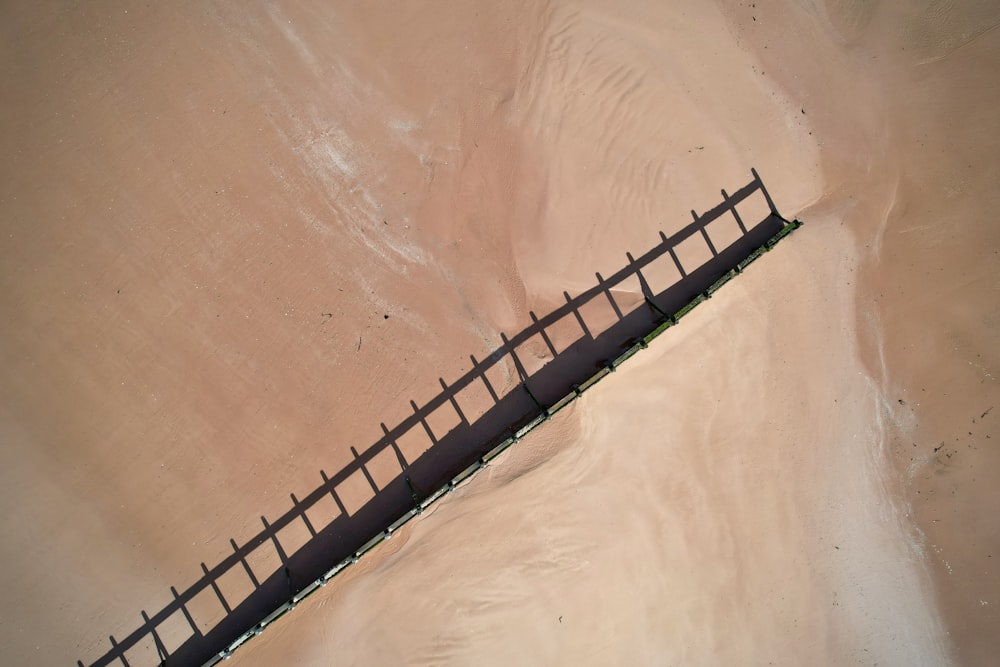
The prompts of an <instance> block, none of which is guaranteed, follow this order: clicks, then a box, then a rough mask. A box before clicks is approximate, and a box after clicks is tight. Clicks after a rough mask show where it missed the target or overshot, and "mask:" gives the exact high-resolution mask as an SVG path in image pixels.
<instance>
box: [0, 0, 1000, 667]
mask: <svg viewBox="0 0 1000 667" xmlns="http://www.w3.org/2000/svg"><path fill="white" fill-rule="evenodd" d="M904 4H905V7H904V6H903V5H904ZM897 5H898V6H897ZM3 13H4V20H3V21H2V25H3V26H4V27H3V30H4V39H3V40H0V43H2V44H3V47H0V48H3V58H2V63H3V65H2V67H3V69H2V79H3V81H4V82H5V84H7V85H5V87H4V89H3V93H2V95H3V108H4V112H3V116H2V118H3V127H4V129H5V132H4V133H3V138H2V139H0V141H2V142H3V146H2V148H3V151H2V154H3V156H4V157H3V167H2V178H0V207H2V212H3V228H2V230H0V231H2V232H3V237H4V244H3V245H2V246H0V248H2V249H0V253H2V256H0V267H2V268H0V281H2V287H3V290H2V297H0V299H2V301H0V308H2V309H3V312H4V318H3V324H0V340H2V341H3V345H2V348H0V354H2V364H3V372H4V376H5V382H4V384H3V389H2V391H3V393H2V395H0V409H2V415H0V428H2V434H3V438H2V442H3V443H4V445H3V448H2V450H0V452H2V454H0V456H2V459H0V464H2V465H0V470H2V472H0V475H2V484H0V488H3V496H2V507H3V509H4V512H3V520H2V521H3V535H4V539H3V542H2V551H0V558H2V562H3V564H4V566H5V567H4V572H5V574H4V575H3V577H4V578H3V582H2V585H3V588H4V590H5V592H6V596H5V603H4V605H3V610H2V612H0V619H2V625H0V655H2V656H3V658H4V661H5V662H11V663H17V664H50V663H52V662H70V663H72V662H73V661H75V660H77V659H80V660H82V661H83V662H84V663H89V662H90V661H92V660H96V659H97V658H98V657H99V656H100V655H102V654H104V653H105V652H106V651H107V650H108V648H109V647H110V644H109V643H108V640H107V637H108V635H114V636H116V637H119V638H121V637H122V636H124V635H126V634H128V633H129V632H131V631H132V630H134V629H135V628H136V627H138V625H139V624H140V623H141V622H142V618H141V615H140V612H141V611H142V610H145V611H146V612H148V613H153V612H155V611H156V610H158V609H160V608H162V607H163V606H164V605H165V604H166V603H167V602H168V601H169V600H170V587H171V586H174V587H177V588H178V589H181V590H183V589H184V587H185V586H186V585H188V584H190V583H191V582H192V581H194V580H196V579H197V578H198V577H200V576H201V571H200V569H199V563H203V562H204V563H207V564H209V565H211V564H213V563H215V562H218V561H219V560H220V559H221V558H223V557H224V556H226V555H227V554H228V553H230V552H231V547H230V543H229V540H230V538H232V539H234V540H236V541H237V542H238V543H241V544H242V543H243V542H244V540H246V539H248V538H249V537H250V536H252V535H254V534H255V533H256V532H257V531H259V529H260V526H261V523H260V521H261V519H260V517H261V516H264V517H274V516H276V515H279V514H281V513H283V512H284V511H286V510H287V509H288V508H289V506H290V504H291V500H290V499H289V494H292V493H296V494H299V495H302V494H304V493H306V492H308V491H309V490H311V489H313V488H315V487H316V486H317V485H318V484H319V482H320V481H321V480H320V479H319V470H321V469H323V470H336V469H339V468H341V467H343V465H344V464H345V463H346V462H348V461H350V460H351V459H352V457H353V454H352V452H351V447H352V446H353V447H356V448H359V449H361V448H363V447H364V446H366V445H367V444H369V443H371V442H373V441H375V440H376V439H377V438H378V437H379V436H380V434H381V431H380V429H379V422H380V421H381V422H385V423H388V424H392V423H395V422H398V421H399V419H401V418H402V417H403V416H405V414H406V413H407V412H408V411H409V410H410V407H409V403H408V402H409V401H410V400H411V399H412V400H414V401H416V402H417V403H418V404H420V403H422V402H423V401H425V400H426V399H428V398H430V397H431V396H433V395H434V394H436V393H437V392H438V391H439V390H440V386H439V384H438V378H439V377H440V378H452V377H457V376H459V375H461V373H463V372H464V371H465V370H467V369H468V367H469V361H468V357H469V355H470V354H474V355H478V356H481V355H484V354H487V353H489V351H491V350H492V349H495V348H496V347H497V346H498V345H499V344H500V343H501V339H500V337H499V334H500V332H501V331H507V332H510V331H514V330H518V329H520V328H523V327H524V326H526V325H527V324H528V323H529V322H530V319H529V311H537V312H545V311H547V310H550V309H551V308H552V307H554V306H555V305H557V304H558V303H559V302H560V300H561V299H562V292H563V290H568V291H570V292H577V291H580V290H582V289H585V288H587V287H590V286H591V285H593V281H594V278H593V275H594V273H595V272H603V273H605V274H607V273H608V272H610V271H613V270H615V269H617V268H619V267H620V266H621V265H622V262H623V261H624V257H625V252H626V251H630V252H633V253H635V252H641V251H643V250H645V249H646V248H648V247H650V246H652V245H653V244H655V243H656V242H657V240H658V236H657V234H658V233H659V232H660V231H664V232H666V233H670V232H671V231H672V230H675V229H677V228H679V227H680V226H683V225H684V224H686V223H687V222H688V221H689V220H690V212H689V211H690V209H696V210H705V209H706V208H708V207H710V206H713V205H715V204H716V203H717V202H718V201H719V189H720V188H729V189H730V190H731V189H734V188H736V187H738V186H739V185H742V184H743V183H745V182H746V180H747V174H748V172H749V168H750V167H751V166H754V167H756V168H757V169H758V170H759V171H760V172H761V174H762V176H763V177H764V179H765V182H766V183H767V185H768V187H769V189H770V190H771V192H772V194H773V195H774V197H775V198H776V200H777V203H778V205H779V207H780V208H781V209H782V211H783V213H784V214H785V215H786V216H788V217H791V216H792V215H797V216H798V217H800V218H802V219H804V220H806V222H807V227H805V228H803V230H801V231H800V232H796V235H795V236H793V238H792V239H791V240H789V241H786V242H784V243H783V244H782V245H781V246H779V248H778V250H777V251H775V252H774V253H771V254H769V255H768V256H767V257H766V258H764V260H762V261H761V262H758V263H757V264H755V265H754V266H753V267H752V269H751V270H750V271H748V272H747V273H746V274H745V275H744V276H742V277H740V278H739V279H738V280H737V281H735V282H734V283H731V284H730V285H729V286H727V287H726V288H724V289H723V290H722V292H720V293H719V295H718V296H717V297H715V298H713V300H712V301H711V302H710V303H709V304H706V305H705V306H702V307H699V308H698V309H697V310H696V311H695V313H694V314H693V315H692V316H691V317H690V319H685V321H684V322H683V323H682V326H680V327H678V328H677V329H675V330H672V331H670V332H668V335H666V336H663V337H661V338H660V339H658V340H657V342H656V345H655V346H653V347H652V348H651V349H650V350H648V351H645V352H643V353H642V355H641V356H640V357H637V358H636V359H635V360H634V361H633V362H630V364H629V365H628V366H626V367H625V368H623V369H622V370H621V371H620V372H619V373H617V374H616V375H615V376H613V377H611V378H609V379H608V380H606V381H604V382H602V383H601V384H600V385H598V386H597V387H596V388H595V389H594V390H592V391H591V392H589V393H588V394H587V396H586V397H585V398H584V400H583V401H581V402H579V403H578V404H576V405H575V407H574V408H572V410H571V411H568V412H566V413H562V414H560V416H559V417H558V419H556V420H554V421H553V422H552V423H550V424H548V425H546V426H545V427H544V428H543V429H541V430H539V431H536V432H535V434H534V435H532V437H531V438H530V439H526V440H525V441H523V442H522V443H520V444H519V445H518V446H517V447H516V448H515V449H514V450H512V451H511V452H510V453H509V454H508V455H506V457H505V458H504V459H503V460H501V461H500V462H498V463H497V464H496V465H494V466H492V467H491V468H490V469H488V470H487V471H485V472H484V474H482V475H480V477H478V478H477V479H476V480H475V481H474V482H473V483H472V484H470V485H469V486H467V487H463V489H462V490H461V491H460V492H459V493H457V494H455V495H454V496H452V497H450V498H449V499H448V500H447V501H445V502H444V503H442V504H440V505H438V506H437V508H436V509H435V510H434V512H433V513H429V514H428V515H426V516H424V517H422V518H421V519H419V520H418V521H416V522H415V523H413V524H411V525H410V526H409V527H407V528H406V529H405V530H404V531H402V532H401V533H400V534H399V535H398V536H397V539H394V540H393V541H390V542H388V543H386V545H385V546H384V547H382V548H380V550H379V552H378V553H377V554H375V555H374V556H373V557H372V558H369V559H366V560H364V561H363V562H362V564H361V565H360V566H357V567H355V568H352V569H351V570H350V571H349V574H347V575H345V576H343V577H340V578H338V580H337V581H336V582H335V584H334V585H331V586H329V587H327V588H326V589H324V590H323V591H322V592H320V593H318V594H317V595H315V596H313V597H312V598H310V599H309V601H308V602H307V603H305V604H303V605H301V606H300V608H299V609H297V610H296V611H295V612H294V613H293V614H290V615H289V616H287V617H286V618H285V619H283V620H282V621H280V622H279V623H277V624H275V626H273V627H272V628H270V629H269V630H268V631H267V632H266V633H265V634H264V635H262V636H261V637H259V638H257V639H255V640H254V641H253V642H252V643H251V644H249V645H247V647H245V648H243V649H241V650H240V651H239V652H238V653H237V654H236V656H235V658H234V659H235V660H236V661H237V662H240V661H242V662H243V663H245V664H272V663H274V662H277V661H280V662H288V661H289V660H288V659H289V657H291V658H293V660H292V662H294V663H297V664H326V663H327V662H329V661H330V660H334V659H335V660H336V661H337V662H347V663H357V664H371V663H379V662H385V661H388V660H396V661H401V660H405V661H406V662H429V663H435V664H440V663H449V664H465V663H469V662H477V663H487V664H489V663H492V664H499V663H501V662H504V663H509V662H511V661H517V662H528V663H546V664H551V663H552V662H570V661H574V662H584V663H607V662H622V663H624V662H640V663H650V662H656V663H661V662H662V663H667V664H672V663H713V662H719V663H722V662H737V663H751V664H758V663H761V664H763V663H767V662H774V663H776V664H801V663H803V662H810V663H813V662H823V663H828V664H840V663H844V662H848V661H860V662H863V663H865V664H869V663H875V662H878V663H879V664H901V665H902V664H906V665H910V664H942V663H947V662H955V663H957V664H988V660H989V657H990V656H991V655H995V653H996V651H997V646H996V640H995V639H994V637H995V635H996V633H995V632H994V630H995V628H996V624H997V617H996V608H997V605H998V604H1000V596H998V592H1000V591H998V590H997V589H998V584H997V581H1000V580H998V579H997V578H996V577H995V576H993V574H992V569H991V566H992V559H993V558H994V557H1000V556H997V554H998V553H1000V549H998V548H997V547H998V541H1000V534H998V533H997V532H996V529H995V527H993V525H992V523H991V522H990V521H989V519H990V517H991V516H992V515H993V514H994V513H995V509H996V508H997V504H998V502H1000V501H998V499H997V498H998V495H997V494H996V492H995V491H994V490H993V489H992V488H991V484H990V481H991V480H992V479H993V478H995V471H996V466H997V465H998V463H1000V462H998V461H997V456H996V449H995V445H993V444H992V443H994V442H996V440H997V437H998V434H997V432H996V430H995V428H994V425H995V423H996V419H998V418H1000V416H998V412H997V410H1000V391H998V389H997V380H996V377H997V373H998V372H1000V371H998V365H1000V364H998V361H1000V360H998V359H997V357H996V352H995V350H997V349H1000V346H997V344H996V342H997V328H996V325H997V322H998V321H1000V320H998V318H997V312H998V311H997V303H998V301H997V299H996V280H997V275H998V271H1000V266H998V264H997V261H998V259H997V258H998V255H997V251H996V248H997V247H1000V245H998V243H997V240H998V239H996V235H997V233H998V232H997V229H998V228H997V227H996V226H995V225H992V224H991V223H990V211H991V209H990V204H992V203H993V202H995V201H996V200H997V190H996V187H995V184H996V183H997V182H1000V179H998V176H1000V174H998V171H1000V169H998V160H997V158H996V155H997V151H996V148H997V146H996V142H997V140H996V138H995V137H996V136H998V133H997V129H1000V128H997V127H996V126H997V123H998V122H1000V121H998V117H997V116H996V114H995V113H994V112H993V110H994V109H995V108H996V102H997V97H998V95H1000V90H998V86H997V84H996V83H995V81H994V79H995V78H996V77H995V71H996V62H997V54H998V50H1000V39H998V37H997V35H998V34H1000V33H998V31H997V30H995V29H994V26H995V25H996V24H997V22H998V21H1000V16H998V14H997V12H996V10H994V9H993V8H992V7H991V6H990V3H985V2H983V3H975V2H965V3H949V4H948V5H947V7H946V8H944V9H941V8H940V7H937V8H936V6H932V5H929V4H928V5H927V7H926V8H925V7H923V5H921V6H920V7H915V6H913V5H912V4H910V3H889V4H884V5H881V6H879V7H878V8H877V9H871V8H870V6H869V5H867V4H865V3H852V2H827V3H825V4H824V5H823V6H822V7H818V8H811V9H804V8H801V7H799V5H798V3H790V2H789V3H772V4H769V5H767V6H766V7H765V6H761V7H760V8H758V7H756V6H755V5H754V4H752V3H750V4H741V3H729V2H722V3H718V6H716V5H707V4H705V3H696V2H687V3H679V4H675V5H672V6H671V7H669V8H664V7H659V6H657V5H656V4H655V3H638V4H635V5H632V6H630V7H629V8H628V9H621V8H618V7H617V6H615V7H612V6H610V5H608V4H607V3H597V2H593V3H576V4H573V5H570V4H568V3H563V4H560V3H554V4H545V3H537V4H536V3H532V2H523V3H514V2H510V3H499V4H495V5H493V6H491V8H490V9H485V8H480V7H473V6H469V7H465V6H463V5H462V4H457V5H456V6H453V7H449V8H447V10H445V9H442V8H437V9H434V10H428V8H427V7H423V6H418V5H416V4H413V5H407V6H406V7H404V8H402V9H400V8H398V7H395V6H393V7H388V6H387V7H382V6H380V5H365V7H364V8H362V9H349V8H338V9H336V10H334V9H332V8H329V7H327V6H325V5H321V4H316V5H310V4H307V5H294V6H293V5H289V6H285V5H274V6H272V7H271V8H270V9H268V10H257V11H251V12H248V11H246V10H245V8H242V7H237V6H233V7H225V6H219V7H216V8H215V9H212V10H209V11H205V10H204V8H203V7H202V6H201V5H198V4H194V3H191V4H187V5H185V4H177V3H174V4H172V5H170V6H169V7H154V8H145V9H143V8H138V7H135V8H133V7H129V8H128V11H127V12H126V11H125V8H123V7H118V6H114V7H112V6H111V5H110V4H109V5H107V6H102V5H101V4H90V5H88V6H87V7H85V8H76V9H61V10H58V9H55V8H39V7H34V6H31V7H28V6H27V5H25V6H21V7H14V6H11V7H6V8H5V9H4V10H3ZM619 297H620V298H621V299H622V300H623V302H629V303H632V304H633V305H634V304H637V303H638V298H637V295H632V300H631V301H629V295H625V294H622V295H619ZM545 361H546V358H545V354H544V352H541V353H540V354H539V357H538V359H537V363H539V364H541V363H545ZM498 383H499V384H500V385H502V386H503V387H510V386H513V385H514V383H516V377H515V376H513V375H512V374H509V373H508V374H507V375H505V376H503V377H501V378H500V379H499V380H498ZM994 405H996V406H997V410H992V411H991V410H990V408H991V407H992V406H994ZM973 419H974V420H975V422H974V423H973V421H972V420H973ZM394 474H398V473H394ZM306 537H308V536H307V535H306V536H302V535H286V536H284V538H283V539H285V540H286V545H295V544H300V543H301V542H302V541H303V540H304V539H305V538H306ZM254 567H259V568H260V570H261V571H266V572H268V573H270V572H272V571H274V570H276V569H278V568H279V567H280V560H278V558H277V556H275V557H274V558H272V559H270V560H269V561H268V562H262V563H258V564H254ZM241 585H242V586H244V587H245V582H243V583H240V582H233V583H232V584H231V586H232V587H233V588H231V589H230V590H231V591H232V590H236V589H239V587H240V586H241ZM194 607H195V608H194V609H193V613H194V614H195V615H196V617H197V618H196V620H197V622H198V623H199V624H202V625H203V626H205V627H210V626H211V624H213V623H214V622H217V620H218V619H219V618H220V617H221V615H222V614H223V613H224V611H223V610H222V609H221V607H219V604H218V602H217V601H214V600H211V599H206V600H204V601H202V603H199V604H198V605H194ZM181 625H183V623H182V624H181ZM53 627H58V629H59V630H58V631H57V632H53V631H52V628H53ZM171 639H173V638H171ZM130 659H131V661H132V664H152V663H154V662H155V653H154V652H153V651H152V649H151V647H150V646H149V645H148V644H146V645H144V646H143V647H141V649H137V650H136V651H135V654H134V655H130Z"/></svg>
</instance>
